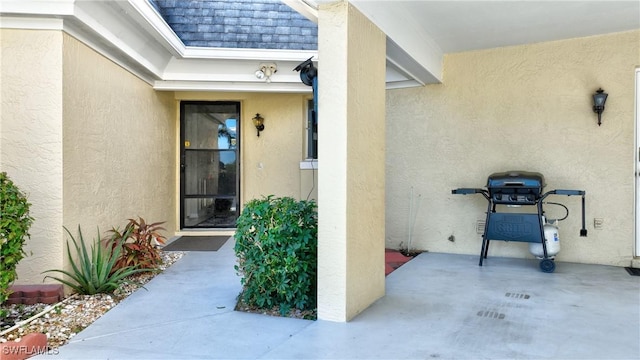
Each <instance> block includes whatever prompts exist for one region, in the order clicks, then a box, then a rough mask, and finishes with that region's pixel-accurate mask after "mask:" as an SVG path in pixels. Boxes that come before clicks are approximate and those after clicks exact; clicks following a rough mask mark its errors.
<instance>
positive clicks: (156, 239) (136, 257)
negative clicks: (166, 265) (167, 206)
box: [107, 218, 166, 270]
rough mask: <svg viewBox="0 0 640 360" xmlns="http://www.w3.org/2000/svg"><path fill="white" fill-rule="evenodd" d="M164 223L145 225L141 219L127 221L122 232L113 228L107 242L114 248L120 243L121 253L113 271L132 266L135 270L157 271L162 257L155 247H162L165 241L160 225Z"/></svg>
mask: <svg viewBox="0 0 640 360" xmlns="http://www.w3.org/2000/svg"><path fill="white" fill-rule="evenodd" d="M164 223H165V222H164V221H162V222H155V223H152V224H147V222H146V221H144V219H143V218H138V220H135V219H129V223H128V224H127V225H126V226H125V228H124V230H123V231H122V232H120V230H119V229H117V228H113V229H112V230H110V231H109V232H110V233H111V236H110V237H109V238H108V239H107V242H108V243H109V244H110V245H111V246H112V247H114V248H115V247H116V246H118V244H120V243H122V252H121V254H120V257H119V258H118V260H116V263H115V265H114V269H116V270H117V269H120V268H123V267H127V266H134V267H135V268H137V269H157V268H158V267H159V266H160V265H161V264H162V257H161V256H160V250H159V249H158V248H157V245H163V244H164V243H165V241H166V238H165V237H164V235H162V234H160V231H161V230H166V229H165V228H163V227H162V226H161V225H162V224H164Z"/></svg>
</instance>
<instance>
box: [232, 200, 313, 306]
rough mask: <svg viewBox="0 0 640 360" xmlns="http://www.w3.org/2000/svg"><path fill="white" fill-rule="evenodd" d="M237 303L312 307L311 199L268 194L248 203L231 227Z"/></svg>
mask: <svg viewBox="0 0 640 360" xmlns="http://www.w3.org/2000/svg"><path fill="white" fill-rule="evenodd" d="M236 228H237V230H236V233H235V240H236V245H235V253H236V256H237V258H238V265H236V266H235V269H236V271H237V272H238V274H239V275H241V276H242V279H241V283H242V286H243V290H242V293H241V294H240V300H241V301H244V303H245V304H247V305H249V306H255V307H258V308H265V309H271V308H273V307H276V306H277V307H279V309H280V314H281V315H286V314H287V313H288V312H289V310H291V309H292V308H296V309H300V310H312V309H315V308H316V306H317V294H316V287H317V268H318V265H317V263H318V260H317V253H318V241H317V237H318V236H317V235H318V219H317V212H316V204H315V202H314V201H297V200H295V199H293V198H290V197H282V198H276V197H273V196H268V197H264V198H262V199H254V200H251V201H249V202H248V203H247V204H246V205H245V208H244V210H243V211H242V214H241V215H240V217H239V218H238V220H237V223H236Z"/></svg>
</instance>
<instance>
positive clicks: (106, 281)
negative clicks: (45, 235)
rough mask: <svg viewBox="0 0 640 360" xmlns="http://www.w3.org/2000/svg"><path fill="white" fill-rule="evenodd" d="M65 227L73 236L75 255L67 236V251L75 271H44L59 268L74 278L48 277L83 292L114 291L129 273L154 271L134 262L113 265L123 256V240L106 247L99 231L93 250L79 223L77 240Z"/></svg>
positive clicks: (85, 293)
mask: <svg viewBox="0 0 640 360" xmlns="http://www.w3.org/2000/svg"><path fill="white" fill-rule="evenodd" d="M64 230H65V231H66V232H67V234H68V235H69V237H70V238H71V241H72V242H73V247H74V251H75V254H74V255H75V256H72V254H71V246H70V245H69V240H67V255H68V257H69V262H70V263H71V268H72V271H66V270H59V269H54V270H47V271H45V273H48V272H57V273H60V274H63V275H66V276H68V277H69V278H70V279H71V281H68V280H65V279H62V278H58V277H55V276H46V277H45V279H46V278H52V279H54V280H57V281H59V282H60V283H62V284H65V285H67V286H69V287H71V288H72V289H73V290H75V291H76V292H78V293H80V294H83V295H93V294H99V293H104V294H111V293H113V292H114V291H115V290H116V289H117V288H118V287H119V286H120V284H122V282H124V281H125V279H126V278H127V277H128V276H130V275H133V274H137V273H140V272H145V271H151V270H149V269H137V268H136V267H135V266H125V267H122V268H120V269H114V265H115V263H116V260H117V259H118V258H119V257H120V253H121V251H122V242H120V243H119V244H118V245H117V246H113V247H111V246H109V247H106V248H103V244H102V243H101V241H100V233H98V240H97V241H94V242H93V244H92V245H91V251H90V252H89V251H88V250H87V246H86V245H85V240H84V238H83V236H82V230H81V229H80V225H78V240H77V241H76V239H75V238H74V237H73V235H71V232H69V230H68V229H67V228H66V227H65V228H64ZM78 243H80V244H78Z"/></svg>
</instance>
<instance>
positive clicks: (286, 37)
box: [149, 0, 318, 50]
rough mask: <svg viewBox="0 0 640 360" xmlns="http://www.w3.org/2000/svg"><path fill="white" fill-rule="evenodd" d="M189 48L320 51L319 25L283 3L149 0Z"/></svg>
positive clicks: (255, 0)
mask: <svg viewBox="0 0 640 360" xmlns="http://www.w3.org/2000/svg"><path fill="white" fill-rule="evenodd" d="M149 2H150V3H151V4H152V5H153V6H154V7H155V8H156V9H157V10H158V12H159V13H160V15H161V16H162V17H163V18H164V20H165V21H166V22H167V24H169V26H170V27H171V28H172V29H173V31H174V32H175V33H176V34H177V35H178V37H179V38H180V40H182V42H183V43H184V44H185V45H186V46H198V47H216V48H249V49H289V50H316V49H318V26H317V25H316V24H315V23H313V22H312V21H310V20H308V19H306V18H305V17H304V16H302V15H300V14H299V13H297V12H296V11H295V10H293V9H291V8H290V7H289V6H287V5H286V4H284V3H282V2H281V1H279V0H235V1H231V0H217V1H215V0H149Z"/></svg>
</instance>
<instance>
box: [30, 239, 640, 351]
mask: <svg viewBox="0 0 640 360" xmlns="http://www.w3.org/2000/svg"><path fill="white" fill-rule="evenodd" d="M477 260H478V258H477V256H467V255H447V254H436V253H422V254H420V255H418V256H417V257H416V258H414V259H413V260H411V261H410V262H408V263H406V264H404V265H403V266H402V267H400V268H398V269H397V270H396V271H394V272H393V273H392V274H390V275H389V276H387V278H386V287H387V289H386V296H385V297H384V298H382V299H380V300H378V301H377V302H376V303H375V304H373V305H372V306H371V307H370V308H368V309H366V310H365V311H364V312H363V313H362V314H360V315H359V316H357V317H356V318H355V319H354V320H352V321H351V322H349V323H333V322H327V321H321V320H318V321H310V320H298V319H288V318H277V317H269V316H266V315H257V314H249V313H242V312H235V311H233V308H234V306H235V301H236V296H237V295H238V293H239V292H240V282H239V278H238V277H237V276H236V274H235V272H234V270H233V264H234V262H235V258H234V254H233V242H232V241H229V242H227V244H225V245H224V246H223V248H222V249H220V250H219V251H217V252H191V253H187V254H186V255H185V257H184V258H183V259H182V260H180V261H179V262H177V263H176V264H174V265H173V266H172V267H171V268H169V269H168V270H167V271H166V272H164V273H163V274H161V275H159V276H157V277H156V278H154V279H153V280H152V281H151V282H150V283H149V284H148V285H147V286H146V288H147V291H145V290H144V289H142V290H139V291H138V292H136V293H135V294H133V295H132V296H130V297H129V298H127V299H126V300H125V301H123V302H122V303H120V304H119V305H118V306H117V307H115V308H114V309H112V310H111V311H109V312H108V313H107V314H105V315H104V316H103V317H102V318H100V319H99V320H98V321H96V322H95V323H93V324H92V325H91V326H89V327H88V328H87V329H85V330H84V331H82V332H81V333H80V334H78V335H77V336H76V337H75V338H74V339H73V340H72V342H71V343H69V344H68V345H65V346H63V347H62V348H60V353H59V354H58V355H56V356H55V358H56V359H87V358H91V359H216V358H224V359H228V358H254V359H255V358H264V359H271V358H273V359H305V358H321V359H327V358H333V359H351V358H360V359H372V358H376V359H403V358H404V359H425V358H446V359H451V358H455V359H515V358H527V359H544V358H548V359H637V358H639V357H640V277H638V276H631V275H629V274H628V273H627V272H626V271H625V269H624V268H621V267H611V266H597V265H583V264H572V263H562V262H559V263H557V268H556V272H555V273H552V274H548V273H542V272H540V271H539V269H538V261H537V260H534V259H531V260H524V259H508V258H495V257H494V258H492V257H489V259H488V260H487V261H486V263H485V266H483V267H478V265H477ZM47 357H50V356H46V355H42V356H40V357H38V358H47Z"/></svg>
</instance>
